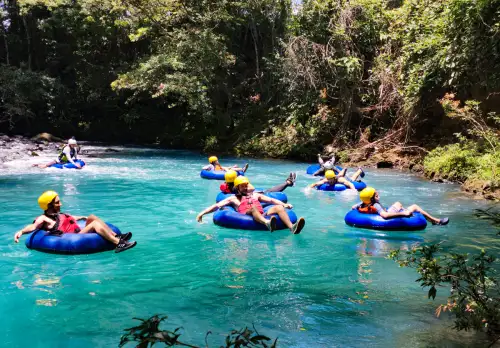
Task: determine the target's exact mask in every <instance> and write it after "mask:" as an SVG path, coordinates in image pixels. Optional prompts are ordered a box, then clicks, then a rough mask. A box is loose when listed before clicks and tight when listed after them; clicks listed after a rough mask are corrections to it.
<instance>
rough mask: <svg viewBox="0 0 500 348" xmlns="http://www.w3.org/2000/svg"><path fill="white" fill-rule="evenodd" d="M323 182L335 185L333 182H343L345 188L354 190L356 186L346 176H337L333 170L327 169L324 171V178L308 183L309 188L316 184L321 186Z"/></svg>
mask: <svg viewBox="0 0 500 348" xmlns="http://www.w3.org/2000/svg"><path fill="white" fill-rule="evenodd" d="M323 184H328V185H335V184H344V185H345V186H346V187H347V188H350V189H353V190H355V189H356V187H355V186H354V185H353V183H352V182H350V181H349V180H347V179H346V178H343V177H339V176H336V175H335V172H334V171H333V170H327V171H326V172H325V178H324V179H322V180H320V181H318V182H316V183H314V184H311V185H309V187H310V188H314V187H317V186H321V185H323Z"/></svg>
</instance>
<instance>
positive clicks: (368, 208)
mask: <svg viewBox="0 0 500 348" xmlns="http://www.w3.org/2000/svg"><path fill="white" fill-rule="evenodd" d="M359 198H360V199H361V203H359V204H356V205H354V206H353V207H352V209H357V210H358V211H359V212H360V213H364V214H378V215H380V216H381V217H383V218H384V219H390V218H394V217H408V216H411V215H412V214H413V213H415V212H417V213H420V214H422V215H423V216H424V217H425V218H426V219H427V220H428V221H430V222H431V223H432V224H433V225H447V224H448V222H450V219H448V218H447V217H446V218H442V219H438V218H435V217H434V216H432V215H430V214H429V213H427V212H426V211H425V210H423V209H422V208H420V207H419V206H418V205H416V204H413V205H410V206H409V207H408V208H406V209H405V208H404V207H403V205H402V204H401V203H399V202H396V203H394V204H393V205H391V206H390V207H389V209H385V208H384V207H383V206H382V205H381V204H380V196H379V194H378V192H377V191H375V189H374V188H373V187H367V188H365V189H364V190H362V191H361V192H360V193H359Z"/></svg>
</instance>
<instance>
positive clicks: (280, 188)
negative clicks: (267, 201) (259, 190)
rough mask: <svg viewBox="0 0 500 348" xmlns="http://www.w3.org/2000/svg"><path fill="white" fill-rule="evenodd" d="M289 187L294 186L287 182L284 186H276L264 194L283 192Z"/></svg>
mask: <svg viewBox="0 0 500 348" xmlns="http://www.w3.org/2000/svg"><path fill="white" fill-rule="evenodd" d="M288 186H292V185H291V184H290V182H289V181H288V180H287V181H286V182H285V183H284V184H279V185H276V186H273V187H271V188H270V189H268V190H265V191H264V192H283V191H285V189H286V188H287V187H288Z"/></svg>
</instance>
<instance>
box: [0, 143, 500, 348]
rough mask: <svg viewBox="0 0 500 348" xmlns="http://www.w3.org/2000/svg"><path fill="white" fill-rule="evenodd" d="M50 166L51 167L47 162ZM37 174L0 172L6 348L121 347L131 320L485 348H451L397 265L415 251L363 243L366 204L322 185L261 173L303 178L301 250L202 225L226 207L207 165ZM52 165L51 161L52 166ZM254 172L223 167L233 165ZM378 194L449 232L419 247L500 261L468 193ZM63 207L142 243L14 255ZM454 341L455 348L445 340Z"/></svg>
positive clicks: (262, 177) (129, 164)
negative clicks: (419, 209)
mask: <svg viewBox="0 0 500 348" xmlns="http://www.w3.org/2000/svg"><path fill="white" fill-rule="evenodd" d="M36 160H37V161H40V159H39V158H38V159H36ZM33 162H35V160H32V161H31V162H24V161H16V162H11V163H9V164H8V165H6V166H3V167H2V168H1V169H0V188H1V195H0V203H1V207H2V209H1V211H0V231H1V234H0V241H1V243H0V275H1V279H2V282H1V283H0V286H1V289H0V291H1V293H2V296H0V318H1V319H0V320H1V325H0V334H1V337H2V344H1V345H2V346H9V347H28V346H29V347H110V346H116V345H117V343H118V342H119V338H120V335H121V333H122V330H123V329H124V328H127V327H130V326H132V325H133V324H134V322H133V320H132V317H142V318H146V317H149V316H151V315H153V314H157V313H160V314H168V315H169V316H170V318H169V319H168V322H167V324H166V325H165V327H168V328H172V329H173V328H175V327H178V326H182V327H183V328H184V330H183V332H184V333H183V336H182V337H183V338H184V340H185V341H188V342H194V343H197V344H203V342H204V337H205V334H206V332H207V331H209V330H210V331H212V332H213V334H212V335H211V338H210V339H209V341H210V342H212V343H214V344H215V343H219V344H221V343H222V339H223V338H224V335H225V334H226V333H228V332H229V331H230V329H233V328H241V327H244V326H246V325H249V326H251V325H255V327H256V328H257V329H258V330H259V331H261V333H264V334H266V335H268V336H271V337H278V338H279V342H280V346H282V347H346V346H347V347H365V346H370V347H415V346H427V345H437V346H450V347H451V346H453V347H465V346H471V345H473V344H474V339H473V338H472V337H465V338H463V337H462V338H460V339H452V337H455V335H454V334H450V332H451V331H450V330H449V328H450V326H451V322H450V320H449V319H448V317H447V316H444V317H441V318H439V319H437V318H435V317H434V316H433V313H434V310H435V308H436V306H437V305H438V304H439V303H440V301H441V303H442V302H443V301H445V296H446V295H447V290H446V289H442V290H440V292H439V294H438V295H440V297H439V296H438V298H437V299H436V301H430V300H428V299H427V296H426V291H425V290H422V289H421V288H420V287H419V285H418V283H415V279H416V278H417V274H416V273H415V272H414V271H413V270H410V269H402V268H398V267H397V265H396V264H395V263H394V262H392V261H390V260H387V259H385V256H386V255H387V252H388V251H389V250H390V249H393V248H400V247H403V248H410V247H411V246H412V245H415V243H418V242H415V241H404V240H403V241H400V240H389V241H387V240H382V239H372V238H359V237H355V236H353V232H356V231H358V230H356V229H354V228H352V227H349V226H346V225H345V224H344V220H343V217H344V215H345V213H346V212H347V211H348V210H349V209H350V207H351V206H352V205H353V204H354V203H356V202H357V194H356V193H350V192H348V191H344V192H341V193H333V192H318V191H312V192H311V191H308V190H305V186H306V185H307V184H309V183H312V182H313V181H314V179H313V178H311V177H310V176H307V175H306V174H305V168H306V166H307V164H306V163H295V162H288V161H272V160H254V159H250V160H248V162H249V163H250V169H249V171H248V173H247V174H248V177H249V179H250V180H251V182H252V183H253V184H254V185H255V186H257V187H264V188H267V187H270V186H272V185H276V184H278V183H281V182H282V181H283V180H284V179H285V178H286V176H287V175H288V173H289V172H291V171H297V173H298V180H297V184H296V186H295V187H292V188H288V189H287V190H286V193H287V194H288V197H289V201H290V202H291V203H292V204H293V205H294V209H295V211H296V212H297V215H299V216H304V217H305V218H306V220H307V223H306V226H305V228H304V230H303V232H302V233H301V234H300V235H297V236H293V235H290V234H289V232H288V231H279V232H276V233H273V234H270V233H267V232H255V231H254V232H251V231H250V232H249V231H239V230H231V229H224V228H221V227H218V226H216V225H214V224H213V223H212V218H211V216H206V217H205V223H204V224H198V223H197V222H196V221H195V217H196V214H197V212H199V211H200V210H202V209H203V208H205V207H207V206H208V205H210V204H212V203H213V202H214V199H215V196H216V194H217V192H218V187H219V184H220V182H218V181H208V180H203V179H201V178H200V177H199V171H200V168H201V166H202V165H204V164H205V163H206V157H205V156H200V155H197V154H193V153H190V152H185V151H161V150H150V149H132V148H121V152H119V153H111V154H109V155H107V156H106V157H105V158H88V159H87V163H88V166H87V167H85V169H84V170H81V171H77V170H58V169H49V170H41V169H37V168H30V167H29V165H30V163H33ZM42 162H43V159H42ZM244 162H245V159H235V158H224V159H223V164H226V165H227V164H233V163H238V164H241V165H242V164H243V163H244ZM366 182H367V183H368V184H370V185H372V186H375V187H376V188H377V189H379V191H380V193H381V196H382V201H383V202H384V203H385V204H386V205H390V204H391V203H392V202H394V201H396V200H399V201H401V202H403V204H405V205H409V204H411V203H417V204H420V205H422V206H423V207H425V208H426V209H427V210H429V211H430V212H432V213H433V214H435V215H438V216H448V217H450V220H451V223H450V224H449V225H448V226H445V227H438V226H431V225H429V226H428V227H427V229H426V230H425V231H424V232H419V233H414V234H413V236H415V235H417V236H420V237H422V238H423V239H424V240H425V241H426V242H432V241H441V240H444V241H446V243H445V246H446V247H447V248H450V249H451V248H455V249H456V250H461V251H474V250H476V251H477V250H479V249H480V248H483V247H485V248H487V249H488V250H489V251H491V252H492V253H494V254H498V251H499V248H498V246H499V245H498V243H497V242H496V240H495V237H494V234H495V233H494V231H493V230H492V228H491V226H490V225H489V224H488V223H487V222H485V221H479V220H477V219H475V218H474V217H473V215H472V211H473V209H474V208H478V207H484V206H485V203H484V202H480V201H473V200H471V199H469V198H466V197H464V195H463V194H462V193H460V190H459V188H458V186H456V185H450V184H433V183H429V182H427V181H425V180H422V179H419V178H417V177H415V176H412V175H409V174H405V173H400V172H397V171H389V170H367V176H366ZM47 189H53V190H56V191H57V192H59V193H60V195H61V198H62V201H63V205H64V206H63V210H64V211H66V212H70V213H72V214H74V215H88V214H90V213H93V214H96V215H98V216H101V217H102V218H103V219H105V220H106V221H109V222H112V223H114V224H116V225H118V226H119V227H120V228H121V229H122V231H133V234H134V239H135V240H137V242H138V245H137V247H136V248H134V249H132V250H130V251H127V252H124V253H120V254H115V253H113V252H106V253H99V254H93V255H80V256H58V255H50V254H44V253H41V252H37V251H31V250H28V249H26V247H25V245H24V241H25V240H26V237H25V236H23V240H22V242H21V243H19V244H15V243H13V238H12V237H13V234H14V232H15V231H16V230H18V229H20V228H21V227H23V226H24V225H26V224H28V223H30V222H31V221H32V220H33V218H34V217H35V216H37V215H38V214H40V210H39V208H38V206H37V203H36V199H37V197H38V195H39V194H40V193H41V192H43V191H44V190H47ZM443 337H444V338H443Z"/></svg>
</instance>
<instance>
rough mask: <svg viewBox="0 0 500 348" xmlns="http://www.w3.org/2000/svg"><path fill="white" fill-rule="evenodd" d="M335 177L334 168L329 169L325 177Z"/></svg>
mask: <svg viewBox="0 0 500 348" xmlns="http://www.w3.org/2000/svg"><path fill="white" fill-rule="evenodd" d="M334 177H335V172H334V171H333V170H327V171H326V172H325V178H327V179H333V178H334Z"/></svg>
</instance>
